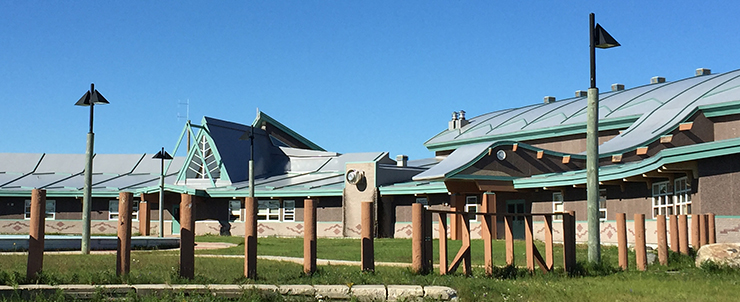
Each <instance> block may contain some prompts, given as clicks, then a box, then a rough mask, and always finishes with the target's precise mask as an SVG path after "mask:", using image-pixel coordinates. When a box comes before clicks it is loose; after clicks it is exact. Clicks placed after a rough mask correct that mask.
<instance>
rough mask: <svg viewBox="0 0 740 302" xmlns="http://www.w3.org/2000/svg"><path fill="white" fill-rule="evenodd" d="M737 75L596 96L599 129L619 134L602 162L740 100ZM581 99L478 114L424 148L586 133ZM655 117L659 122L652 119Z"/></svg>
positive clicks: (604, 149) (601, 150)
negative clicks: (702, 110) (708, 109)
mask: <svg viewBox="0 0 740 302" xmlns="http://www.w3.org/2000/svg"><path fill="white" fill-rule="evenodd" d="M739 77H740V70H735V71H731V72H727V73H722V74H714V75H703V76H696V77H692V78H687V79H683V80H679V81H675V82H665V83H658V84H650V85H645V86H640V87H636V88H632V89H627V90H622V91H616V92H614V91H610V92H606V93H600V94H599V129H600V130H608V129H624V128H627V129H626V130H625V131H624V132H623V133H622V134H620V135H618V136H617V137H615V138H614V139H612V140H610V141H607V142H605V143H603V144H602V145H601V146H599V153H600V154H602V155H604V156H609V155H611V154H618V153H621V152H623V151H624V150H630V149H634V148H635V147H638V146H641V145H643V144H645V143H647V142H649V141H652V140H654V139H655V138H657V137H660V136H661V135H663V134H664V133H666V132H668V131H669V130H670V129H672V128H673V127H675V126H676V125H677V124H678V123H680V122H682V121H684V120H685V119H686V118H688V117H689V116H690V115H691V114H693V113H694V112H696V111H697V110H698V108H699V107H700V106H709V105H715V104H719V103H726V102H731V101H738V100H740V89H739V88H740V79H739ZM586 105H587V99H586V97H578V98H570V99H565V100H561V101H557V102H553V103H549V104H537V105H529V106H526V107H522V108H514V109H505V110H500V111H495V112H492V113H487V114H483V115H480V116H477V117H474V118H472V119H470V124H468V125H466V126H465V127H463V128H461V129H455V130H445V131H442V132H441V133H439V134H437V135H436V136H434V137H433V138H431V139H429V140H428V141H427V142H426V143H425V144H424V145H425V146H426V147H427V148H428V149H430V150H432V151H439V150H451V149H456V148H458V147H460V146H463V145H468V144H475V143H482V142H488V143H493V142H495V141H500V140H514V141H524V140H532V139H539V138H544V137H553V136H563V135H569V134H576V133H585V132H586ZM657 117H659V118H657Z"/></svg>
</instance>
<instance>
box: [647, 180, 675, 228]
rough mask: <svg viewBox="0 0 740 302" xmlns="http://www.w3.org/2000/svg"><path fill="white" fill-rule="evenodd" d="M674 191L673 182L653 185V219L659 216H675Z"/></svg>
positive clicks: (651, 193)
mask: <svg viewBox="0 0 740 302" xmlns="http://www.w3.org/2000/svg"><path fill="white" fill-rule="evenodd" d="M656 189H657V190H656ZM663 189H665V190H663ZM673 189H674V188H673V182H671V181H661V182H656V183H653V185H652V188H651V192H650V195H651V197H652V198H651V199H650V201H651V208H652V209H653V211H652V218H653V219H655V218H656V217H657V216H658V215H673V214H674V213H675V204H674V196H673V194H674V193H673Z"/></svg>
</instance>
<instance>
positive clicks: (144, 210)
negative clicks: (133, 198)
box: [138, 193, 152, 236]
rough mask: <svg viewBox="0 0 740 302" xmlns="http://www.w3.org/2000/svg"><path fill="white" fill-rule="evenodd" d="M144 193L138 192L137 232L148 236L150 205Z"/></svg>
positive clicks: (150, 219)
mask: <svg viewBox="0 0 740 302" xmlns="http://www.w3.org/2000/svg"><path fill="white" fill-rule="evenodd" d="M146 195H147V194H144V193H141V194H139V215H138V216H139V234H141V236H149V234H150V231H149V228H151V221H152V218H151V217H152V215H151V206H150V205H149V201H148V200H147V199H146Z"/></svg>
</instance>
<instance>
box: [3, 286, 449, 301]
mask: <svg viewBox="0 0 740 302" xmlns="http://www.w3.org/2000/svg"><path fill="white" fill-rule="evenodd" d="M252 290H256V291H261V292H265V293H270V292H271V293H279V294H281V295H283V296H290V297H294V298H300V297H305V298H311V297H313V298H316V299H318V300H325V299H328V300H340V301H341V300H345V301H346V300H351V299H352V298H356V299H357V300H359V301H416V300H434V301H457V300H458V298H457V292H456V291H455V290H454V289H452V288H449V287H446V286H420V285H388V286H385V285H353V286H351V287H350V286H347V285H263V284H246V285H231V284H209V285H200V284H172V285H170V284H139V285H126V284H114V285H37V284H34V285H19V286H18V287H17V288H13V287H12V286H0V299H3V298H5V299H9V298H12V297H14V296H16V297H20V298H22V299H24V300H35V299H36V296H39V295H44V296H52V295H54V294H56V293H57V292H59V291H61V293H62V294H64V295H65V296H68V297H70V298H72V299H92V298H94V297H99V296H107V297H113V298H115V297H127V296H129V295H137V296H139V297H144V296H152V295H164V294H167V293H171V294H180V293H182V294H184V295H209V296H217V297H222V298H233V299H237V298H239V297H242V296H243V295H244V294H245V293H246V292H248V291H252Z"/></svg>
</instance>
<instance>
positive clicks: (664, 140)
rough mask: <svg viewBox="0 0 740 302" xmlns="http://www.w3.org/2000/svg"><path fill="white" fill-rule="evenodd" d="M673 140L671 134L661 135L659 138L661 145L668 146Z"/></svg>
mask: <svg viewBox="0 0 740 302" xmlns="http://www.w3.org/2000/svg"><path fill="white" fill-rule="evenodd" d="M671 140H673V134H668V135H663V136H661V137H660V143H661V144H668V143H670V142H671Z"/></svg>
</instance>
